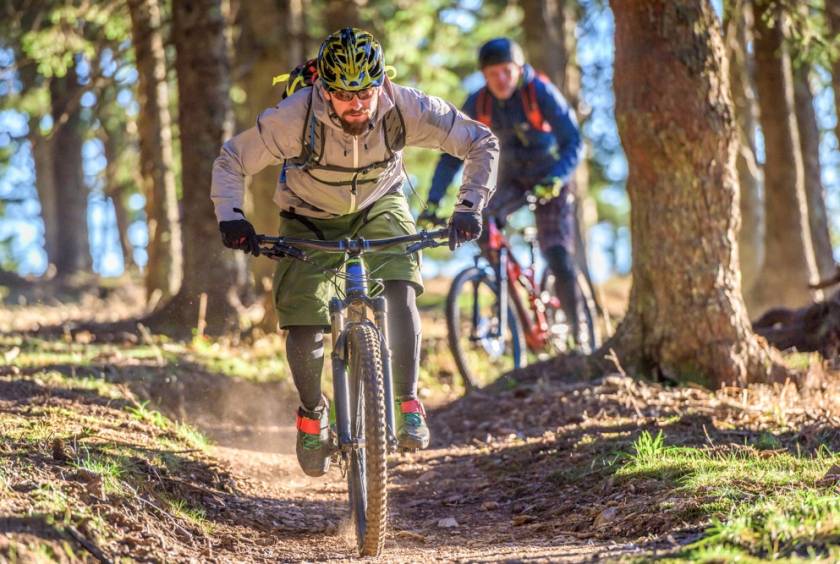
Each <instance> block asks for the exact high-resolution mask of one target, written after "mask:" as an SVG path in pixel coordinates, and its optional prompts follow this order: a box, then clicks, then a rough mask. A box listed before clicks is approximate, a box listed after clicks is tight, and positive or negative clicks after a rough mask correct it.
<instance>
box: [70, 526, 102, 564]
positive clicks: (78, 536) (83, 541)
mask: <svg viewBox="0 0 840 564" xmlns="http://www.w3.org/2000/svg"><path fill="white" fill-rule="evenodd" d="M64 530H65V531H66V532H67V534H68V535H70V537H71V538H72V539H73V540H74V541H76V542H77V543H79V544H80V545H82V546H83V547H84V549H85V550H87V551H88V552H90V553H91V554H93V556H94V557H95V558H96V559H97V560H99V561H100V562H102V563H103V564H111V559H110V558H108V557H107V556H106V555H105V553H104V552H102V550H101V549H100V548H99V547H98V546H96V545H95V544H93V543H92V542H91V541H89V540H88V539H87V538H86V537H85V536H84V535H83V534H82V533H80V532H79V531H77V530H76V528H75V527H73V526H72V525H69V526H67V527H65V528H64Z"/></svg>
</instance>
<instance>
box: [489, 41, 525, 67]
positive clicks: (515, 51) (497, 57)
mask: <svg viewBox="0 0 840 564" xmlns="http://www.w3.org/2000/svg"><path fill="white" fill-rule="evenodd" d="M500 63H516V64H517V65H519V66H520V67H521V66H522V65H524V64H525V54H524V53H523V52H522V47H520V46H519V44H518V43H517V42H516V41H514V40H512V39H508V38H507V37H497V38H496V39H491V40H490V41H488V42H487V43H485V44H484V45H482V46H481V49H479V50H478V68H480V69H483V68H484V67H489V66H490V65H498V64H500Z"/></svg>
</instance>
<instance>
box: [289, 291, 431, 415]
mask: <svg viewBox="0 0 840 564" xmlns="http://www.w3.org/2000/svg"><path fill="white" fill-rule="evenodd" d="M384 296H385V299H386V300H387V301H388V340H389V342H390V345H391V372H392V374H393V376H394V394H395V395H396V397H397V398H407V397H417V375H418V372H419V369H420V313H419V312H418V311H417V294H416V291H415V289H414V286H412V285H411V283H410V282H405V281H403V280H390V281H387V282H385V291H384ZM287 329H288V330H289V333H288V335H287V336H286V357H287V358H288V361H289V368H290V369H291V371H292V378H293V379H294V381H295V387H297V390H298V393H299V394H300V403H301V404H302V405H303V407H304V408H306V409H309V410H313V409H315V408H316V407H318V404H319V403H320V401H321V372H322V370H323V368H324V328H323V327H318V326H306V325H294V326H292V327H288V328H287Z"/></svg>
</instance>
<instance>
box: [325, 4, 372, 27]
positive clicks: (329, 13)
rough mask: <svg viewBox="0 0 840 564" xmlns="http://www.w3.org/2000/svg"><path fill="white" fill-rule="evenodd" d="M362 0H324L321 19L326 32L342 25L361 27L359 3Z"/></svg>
mask: <svg viewBox="0 0 840 564" xmlns="http://www.w3.org/2000/svg"><path fill="white" fill-rule="evenodd" d="M363 1H364V0H362V1H359V0H352V1H349V2H348V1H347V0H326V5H325V6H324V12H323V15H322V19H323V21H324V27H325V28H326V32H327V33H332V32H334V31H338V30H339V29H341V28H343V27H362V19H361V16H360V14H359V4H361V3H363Z"/></svg>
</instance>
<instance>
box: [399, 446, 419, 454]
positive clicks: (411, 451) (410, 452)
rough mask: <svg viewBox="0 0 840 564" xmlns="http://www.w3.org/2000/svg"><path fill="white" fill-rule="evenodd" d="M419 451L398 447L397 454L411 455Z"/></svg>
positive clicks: (417, 449)
mask: <svg viewBox="0 0 840 564" xmlns="http://www.w3.org/2000/svg"><path fill="white" fill-rule="evenodd" d="M419 450H420V449H419V448H405V447H400V449H399V452H400V454H412V453H415V452H417V451H419Z"/></svg>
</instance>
